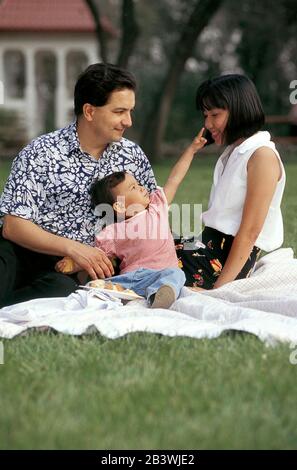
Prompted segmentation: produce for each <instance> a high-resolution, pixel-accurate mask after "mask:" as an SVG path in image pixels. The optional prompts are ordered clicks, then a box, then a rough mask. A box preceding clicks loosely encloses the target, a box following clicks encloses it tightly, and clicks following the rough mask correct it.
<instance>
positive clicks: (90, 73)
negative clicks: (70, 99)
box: [74, 63, 136, 116]
mask: <svg viewBox="0 0 297 470" xmlns="http://www.w3.org/2000/svg"><path fill="white" fill-rule="evenodd" d="M125 88H128V89H129V90H132V91H135V90H136V81H135V78H134V76H133V75H132V74H131V73H130V72H128V71H127V70H125V69H122V68H120V67H117V66H116V65H113V64H105V63H98V64H92V65H90V66H89V67H88V68H87V69H86V70H85V71H84V72H82V73H81V74H80V76H79V77H78V80H77V82H76V85H75V89H74V113H75V115H76V116H80V115H81V114H82V113H83V105H84V104H85V103H89V104H92V105H93V106H104V105H105V104H106V103H107V101H108V99H109V96H110V94H111V93H112V92H113V91H115V90H123V89H125Z"/></svg>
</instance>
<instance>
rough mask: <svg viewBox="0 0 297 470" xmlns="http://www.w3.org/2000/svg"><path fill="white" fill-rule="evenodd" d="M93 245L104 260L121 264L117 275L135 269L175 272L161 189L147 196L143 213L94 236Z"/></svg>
mask: <svg viewBox="0 0 297 470" xmlns="http://www.w3.org/2000/svg"><path fill="white" fill-rule="evenodd" d="M95 244H96V246H97V247H98V248H100V249H101V250H103V251H104V252H105V253H106V254H107V256H109V257H112V256H116V257H117V258H119V259H120V260H121V263H120V271H121V274H124V273H126V272H129V271H134V270H136V269H139V268H148V269H165V268H177V267H178V259H177V256H176V251H175V246H174V241H173V237H172V234H171V231H170V227H169V221H168V204H167V200H166V196H165V194H164V191H163V189H162V188H158V189H157V190H156V191H154V192H153V193H151V195H150V203H149V206H148V208H147V209H146V210H143V211H142V212H139V213H138V214H136V215H135V216H133V217H131V218H130V219H126V220H124V221H122V222H118V223H115V224H111V225H108V226H107V227H106V228H104V229H103V230H102V231H101V232H100V233H99V234H98V235H96V240H95Z"/></svg>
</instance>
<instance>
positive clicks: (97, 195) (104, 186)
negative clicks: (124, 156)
mask: <svg viewBox="0 0 297 470" xmlns="http://www.w3.org/2000/svg"><path fill="white" fill-rule="evenodd" d="M125 177H126V173H125V172H124V171H117V172H115V173H112V174H111V175H108V176H105V177H104V178H102V179H101V180H98V181H95V183H93V185H92V186H91V188H90V195H91V204H92V208H93V209H94V208H95V207H96V206H98V204H109V205H111V206H112V205H113V203H114V202H115V198H114V197H113V194H112V189H113V188H115V187H116V186H117V185H118V184H120V183H122V182H123V181H124V180H125Z"/></svg>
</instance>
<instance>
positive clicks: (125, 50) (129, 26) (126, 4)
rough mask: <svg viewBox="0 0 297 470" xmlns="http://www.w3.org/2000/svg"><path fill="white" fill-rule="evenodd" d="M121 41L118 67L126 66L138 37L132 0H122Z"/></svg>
mask: <svg viewBox="0 0 297 470" xmlns="http://www.w3.org/2000/svg"><path fill="white" fill-rule="evenodd" d="M122 31H123V33H122V41H121V48H120V51H119V55H118V59H117V64H118V65H119V66H120V67H124V68H126V67H127V66H128V62H129V58H130V57H131V55H132V52H133V49H134V47H135V43H136V41H137V38H138V35H139V27H138V24H137V22H136V19H135V8H134V2H133V0H123V4H122Z"/></svg>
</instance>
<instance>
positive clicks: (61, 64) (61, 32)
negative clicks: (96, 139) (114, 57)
mask: <svg viewBox="0 0 297 470" xmlns="http://www.w3.org/2000/svg"><path fill="white" fill-rule="evenodd" d="M100 21H101V26H102V28H103V30H104V31H105V33H106V34H107V35H108V36H109V37H116V36H117V31H116V30H115V29H114V28H113V26H112V24H111V23H110V22H109V20H108V19H107V18H106V17H102V18H101V19H100ZM97 61H98V53H97V42H96V38H95V26H94V21H93V18H92V15H91V13H90V11H89V9H88V7H87V5H86V4H85V2H84V0H0V82H2V83H3V88H4V103H3V104H1V107H2V108H4V109H9V110H15V111H17V112H18V113H19V115H20V117H21V119H23V121H24V123H25V126H26V130H27V134H28V137H29V138H33V137H35V136H37V135H38V134H41V133H43V132H47V131H48V130H51V129H53V128H59V127H63V126H64V125H65V124H66V123H67V122H69V120H70V119H71V118H72V112H73V111H72V110H73V88H74V83H75V81H76V78H77V76H78V74H79V73H80V72H81V71H82V70H83V69H84V68H85V67H86V66H87V65H89V64H91V63H94V62H97Z"/></svg>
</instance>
